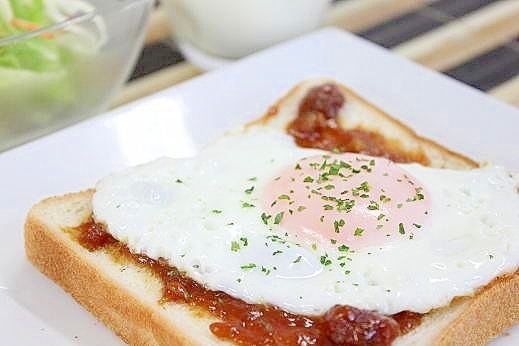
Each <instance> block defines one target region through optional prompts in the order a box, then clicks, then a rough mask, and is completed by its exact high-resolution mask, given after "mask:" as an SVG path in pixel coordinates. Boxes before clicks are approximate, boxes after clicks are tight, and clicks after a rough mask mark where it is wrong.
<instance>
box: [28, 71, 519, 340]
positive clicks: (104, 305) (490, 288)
mask: <svg viewBox="0 0 519 346" xmlns="http://www.w3.org/2000/svg"><path fill="white" fill-rule="evenodd" d="M322 83H330V81H324V80H315V81H308V82H303V83H300V84H298V85H297V86H296V87H294V88H293V89H292V90H291V91H290V92H289V93H288V94H287V95H286V96H284V97H283V98H282V99H280V100H279V101H278V102H277V103H276V104H275V105H274V106H273V107H272V108H271V109H270V110H269V111H268V112H267V113H266V114H265V115H264V116H263V117H262V118H260V119H258V120H255V121H253V122H251V123H250V124H247V125H245V128H246V127H248V126H252V125H260V126H270V127H274V128H277V129H279V130H280V131H285V130H286V128H287V126H288V125H289V124H290V123H291V122H292V121H294V119H295V116H296V114H297V111H298V107H299V104H300V102H301V100H302V99H303V98H304V96H305V95H306V94H307V93H308V91H309V90H310V89H311V88H312V87H313V86H316V85H321V84H322ZM331 83H334V82H331ZM340 90H341V92H342V93H344V95H346V98H347V100H348V102H347V103H346V105H345V106H344V107H343V108H342V109H341V110H340V112H339V115H338V120H337V121H338V123H339V124H340V127H341V128H343V129H356V130H360V131H364V132H368V133H375V134H377V135H380V136H382V137H383V138H384V139H385V140H386V141H387V142H386V145H387V146H388V147H391V148H392V149H390V150H397V151H399V152H402V153H405V155H404V156H405V157H411V158H420V160H423V162H425V163H426V164H428V165H431V166H434V167H449V168H459V169H470V168H474V167H477V163H476V162H474V161H472V160H471V159H469V158H467V157H465V156H463V155H460V154H457V153H454V152H452V151H450V150H449V149H447V148H444V147H442V146H441V145H439V144H437V143H435V142H433V141H431V140H428V139H426V138H423V137H420V136H418V135H417V134H416V133H415V132H413V131H412V130H411V129H409V128H408V127H406V126H405V125H404V124H402V123H401V122H399V121H398V120H396V119H394V118H392V117H390V116H389V115H388V114H386V113H384V112H383V111H381V110H380V109H378V108H376V107H375V106H373V105H371V104H370V103H369V102H367V101H365V100H364V99H362V98H361V97H360V96H358V95H356V94H355V93H354V92H353V91H351V90H349V89H347V88H346V87H344V86H340ZM242 130H243V129H238V130H236V131H242ZM93 193H94V190H88V191H83V192H78V193H72V194H67V195H64V196H59V197H51V198H48V199H45V200H43V201H41V202H39V203H38V204H36V205H35V206H34V207H32V208H31V210H30V211H29V213H28V216H27V219H26V224H25V249H26V254H27V257H28V259H29V261H30V262H31V263H33V264H34V265H35V266H36V267H37V268H38V269H39V270H40V271H41V272H42V273H44V274H45V275H47V276H48V277H49V278H51V279H52V280H53V281H55V282H56V283H57V284H59V285H60V286H61V287H63V289H64V290H65V291H67V292H68V293H69V294H71V295H72V296H73V297H74V298H75V299H76V300H77V301H78V302H79V303H80V304H81V305H83V306H84V307H85V308H86V309H87V310H88V311H90V312H91V313H92V314H93V315H95V316H96V317H97V318H98V319H99V320H100V321H102V322H103V323H104V324H106V325H107V326H109V327H110V328H111V329H112V330H113V331H114V332H115V333H117V334H118V335H119V336H120V337H121V338H122V339H123V340H124V341H126V342H127V343H129V344H132V345H173V344H175V345H176V344H182V345H213V344H214V345H225V344H232V343H230V342H227V341H223V340H221V339H219V338H217V337H215V335H213V333H211V331H210V328H209V325H210V324H211V323H213V322H215V321H216V320H217V319H216V318H215V317H214V316H213V315H211V314H209V313H207V312H206V311H204V310H201V309H199V308H196V307H192V306H189V305H187V304H181V303H172V302H168V303H163V302H161V297H162V294H163V293H162V292H163V291H162V290H163V287H162V282H161V281H160V279H159V278H158V277H157V276H156V275H155V274H154V273H153V272H151V271H150V270H149V269H148V268H146V267H142V266H139V265H136V264H135V263H132V262H131V261H126V260H121V258H120V257H119V256H117V255H114V252H113V251H112V250H109V249H100V250H95V251H90V250H88V249H87V248H85V247H84V246H82V245H81V244H80V242H79V241H78V238H77V234H76V230H77V227H79V226H80V225H82V224H84V223H85V222H87V221H88V220H89V219H90V218H91V215H92V205H91V198H92V195H93ZM518 292H519V272H515V273H513V274H510V275H506V276H502V277H498V278H496V279H495V280H494V281H492V282H491V283H490V284H489V285H487V286H485V287H482V288H480V289H479V290H478V292H477V293H476V294H475V295H474V296H471V297H460V298H457V299H455V300H454V301H453V302H452V303H451V304H450V305H449V306H445V307H442V308H440V309H436V310H433V311H431V312H429V313H427V314H425V315H424V316H423V317H422V321H421V323H420V324H419V325H418V326H417V327H415V328H414V329H412V330H411V331H410V332H408V333H406V334H405V335H403V336H400V337H398V338H397V339H395V340H394V342H393V344H394V345H426V344H428V345H454V344H457V345H481V344H484V343H486V342H487V341H488V340H489V339H491V338H492V337H494V336H496V335H499V334H500V333H502V332H503V331H504V330H506V329H507V328H509V327H511V326H513V325H514V324H515V323H517V322H518V321H519V294H518Z"/></svg>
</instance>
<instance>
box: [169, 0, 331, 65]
mask: <svg viewBox="0 0 519 346" xmlns="http://www.w3.org/2000/svg"><path fill="white" fill-rule="evenodd" d="M330 2H331V0H166V1H165V3H166V8H167V10H168V12H169V15H170V18H171V23H172V27H173V30H174V35H175V38H176V39H177V40H178V41H180V42H186V43H188V44H190V45H192V46H193V47H195V48H197V49H199V50H201V51H203V52H204V53H206V54H209V55H212V56H215V57H219V58H227V59H235V58H240V57H243V56H246V55H249V54H251V53H253V52H255V51H257V50H260V49H263V48H265V47H268V46H270V45H273V44H275V43H278V42H281V41H284V40H287V39H290V38H293V37H296V36H298V35H301V34H304V33H307V32H310V31H312V30H314V29H316V28H317V27H318V26H319V25H320V24H321V22H322V20H323V18H324V16H325V15H326V12H327V9H328V6H329V4H330Z"/></svg>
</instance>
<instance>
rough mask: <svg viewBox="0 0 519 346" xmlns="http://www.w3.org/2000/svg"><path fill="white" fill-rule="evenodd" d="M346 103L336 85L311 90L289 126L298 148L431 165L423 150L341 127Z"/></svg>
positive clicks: (362, 131)
mask: <svg viewBox="0 0 519 346" xmlns="http://www.w3.org/2000/svg"><path fill="white" fill-rule="evenodd" d="M345 102H346V100H345V98H344V95H343V93H342V92H341V90H340V89H339V88H338V87H337V86H336V85H335V84H332V83H328V84H323V85H320V86H317V87H314V88H312V89H310V90H309V91H308V93H307V94H306V96H305V97H304V98H303V100H302V101H301V103H300V105H299V109H298V114H297V117H296V118H295V119H294V120H293V121H292V122H291V123H290V124H289V125H288V129H287V130H288V133H289V134H290V135H292V136H293V137H294V139H295V141H296V143H297V145H299V146H301V147H305V148H319V149H325V150H336V151H339V152H354V153H361V154H367V155H372V156H382V157H386V158H388V159H390V160H392V161H395V162H419V163H422V164H427V163H428V160H427V158H426V157H425V155H424V154H423V153H422V152H421V151H406V150H403V149H402V147H401V146H400V145H399V144H398V143H397V142H395V141H391V140H389V139H387V138H385V137H384V136H382V135H381V134H379V133H376V132H372V131H367V130H365V129H362V128H353V129H344V128H343V127H341V126H340V124H339V123H338V122H337V115H338V114H339V110H340V108H341V107H342V106H343V105H344V104H345Z"/></svg>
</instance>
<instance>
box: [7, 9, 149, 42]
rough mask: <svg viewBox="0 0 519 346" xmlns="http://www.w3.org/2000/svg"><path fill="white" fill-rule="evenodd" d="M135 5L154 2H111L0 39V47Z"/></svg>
mask: <svg viewBox="0 0 519 346" xmlns="http://www.w3.org/2000/svg"><path fill="white" fill-rule="evenodd" d="M135 3H143V4H145V3H149V4H148V5H149V6H150V7H151V5H152V4H153V3H154V1H153V0H117V1H115V2H113V3H112V4H110V6H107V7H104V8H103V10H102V11H100V10H99V9H97V8H94V9H93V10H92V11H88V12H85V13H82V14H80V15H78V16H74V17H71V18H68V19H67V20H64V21H61V22H58V23H53V24H50V25H46V26H43V27H41V28H39V29H36V30H32V31H27V32H22V33H17V34H15V35H11V36H7V37H4V38H0V47H2V46H5V45H8V44H13V43H16V42H20V41H24V40H29V39H31V38H34V37H37V36H41V35H43V34H45V33H50V32H54V31H58V30H61V29H63V28H65V27H67V26H69V25H74V24H79V23H83V22H87V21H89V20H92V19H93V18H95V17H96V16H98V15H106V14H110V13H113V12H114V11H124V10H125V9H126V8H128V7H130V6H132V5H133V4H135Z"/></svg>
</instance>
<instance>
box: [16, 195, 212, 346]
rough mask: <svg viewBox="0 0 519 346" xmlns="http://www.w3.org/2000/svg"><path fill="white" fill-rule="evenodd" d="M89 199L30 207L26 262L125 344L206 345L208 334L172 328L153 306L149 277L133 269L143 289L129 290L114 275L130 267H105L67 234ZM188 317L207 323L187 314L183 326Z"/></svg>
mask: <svg viewBox="0 0 519 346" xmlns="http://www.w3.org/2000/svg"><path fill="white" fill-rule="evenodd" d="M92 194H93V190H87V191H83V192H79V193H73V194H67V195H64V196H61V197H51V198H48V199H45V200H43V201H42V202H40V203H38V204H37V205H35V206H34V207H33V208H31V210H30V211H29V213H28V216H27V219H26V223H25V251H26V255H27V258H28V259H29V261H30V262H31V263H32V264H33V265H34V266H35V267H37V268H38V269H39V270H40V271H41V272H42V273H43V274H45V275H47V276H48V277H49V278H50V279H52V280H53V281H55V282H56V283H57V284H58V285H60V286H61V287H62V288H63V289H64V290H65V291H67V292H68V293H69V294H70V295H72V297H74V299H76V300H77V301H78V302H79V303H80V304H81V305H83V307H85V308H86V309H87V310H88V311H90V312H91V313H92V314H93V315H94V316H95V317H97V318H98V319H99V320H100V321H101V322H103V323H104V324H105V325H107V326H108V327H110V328H111V329H112V330H113V331H114V332H115V333H116V334H117V335H119V336H120V337H121V338H122V339H123V340H124V341H125V342H127V343H128V344H131V345H150V346H151V345H172V344H175V345H177V344H178V345H201V344H208V343H207V341H211V339H212V338H213V336H212V335H211V334H210V332H209V330H208V329H207V333H206V334H207V335H206V336H205V337H202V338H200V335H196V334H191V333H187V331H186V328H185V327H186V326H185V325H184V326H183V325H182V324H178V323H173V321H172V320H171V318H170V317H171V314H172V311H170V310H167V309H164V307H163V306H161V305H159V303H158V300H159V298H160V294H161V293H160V292H161V287H160V285H161V284H160V281H159V280H158V279H157V278H155V277H153V275H152V274H151V273H147V272H145V271H142V270H141V269H137V268H133V270H135V271H136V272H138V274H136V273H132V275H133V276H135V278H136V279H140V280H144V281H146V282H147V284H146V287H145V289H142V287H137V288H136V289H134V290H131V289H129V287H128V285H126V284H125V283H124V280H121V275H119V277H117V276H114V274H116V273H117V272H118V273H120V274H122V272H123V271H126V270H127V271H130V270H132V268H129V267H128V265H122V264H118V263H115V262H113V263H112V264H109V266H112V268H109V267H107V266H106V262H107V261H111V258H110V255H108V254H103V253H102V252H99V251H98V252H95V253H92V252H89V251H88V250H86V249H85V248H83V247H82V246H81V245H80V244H79V243H78V242H76V241H75V240H74V239H73V238H72V237H71V235H70V234H69V233H67V229H69V228H71V227H75V226H79V225H80V224H81V223H83V222H85V221H86V220H87V219H88V218H89V217H90V215H91V211H92V208H91V197H92ZM100 256H102V257H104V258H101V259H100V258H99V257H100ZM107 269H108V270H107ZM142 293H144V294H146V295H147V296H146V295H144V296H143V295H142ZM173 313H177V314H178V313H181V314H186V315H187V314H189V310H188V309H187V308H182V309H181V310H180V311H179V312H176V311H173ZM190 318H191V319H198V320H199V321H200V322H202V323H205V324H207V323H209V322H210V320H208V319H205V318H203V317H201V316H197V315H193V316H186V324H187V325H189V322H190ZM177 322H178V320H177ZM191 323H192V322H191Z"/></svg>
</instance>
